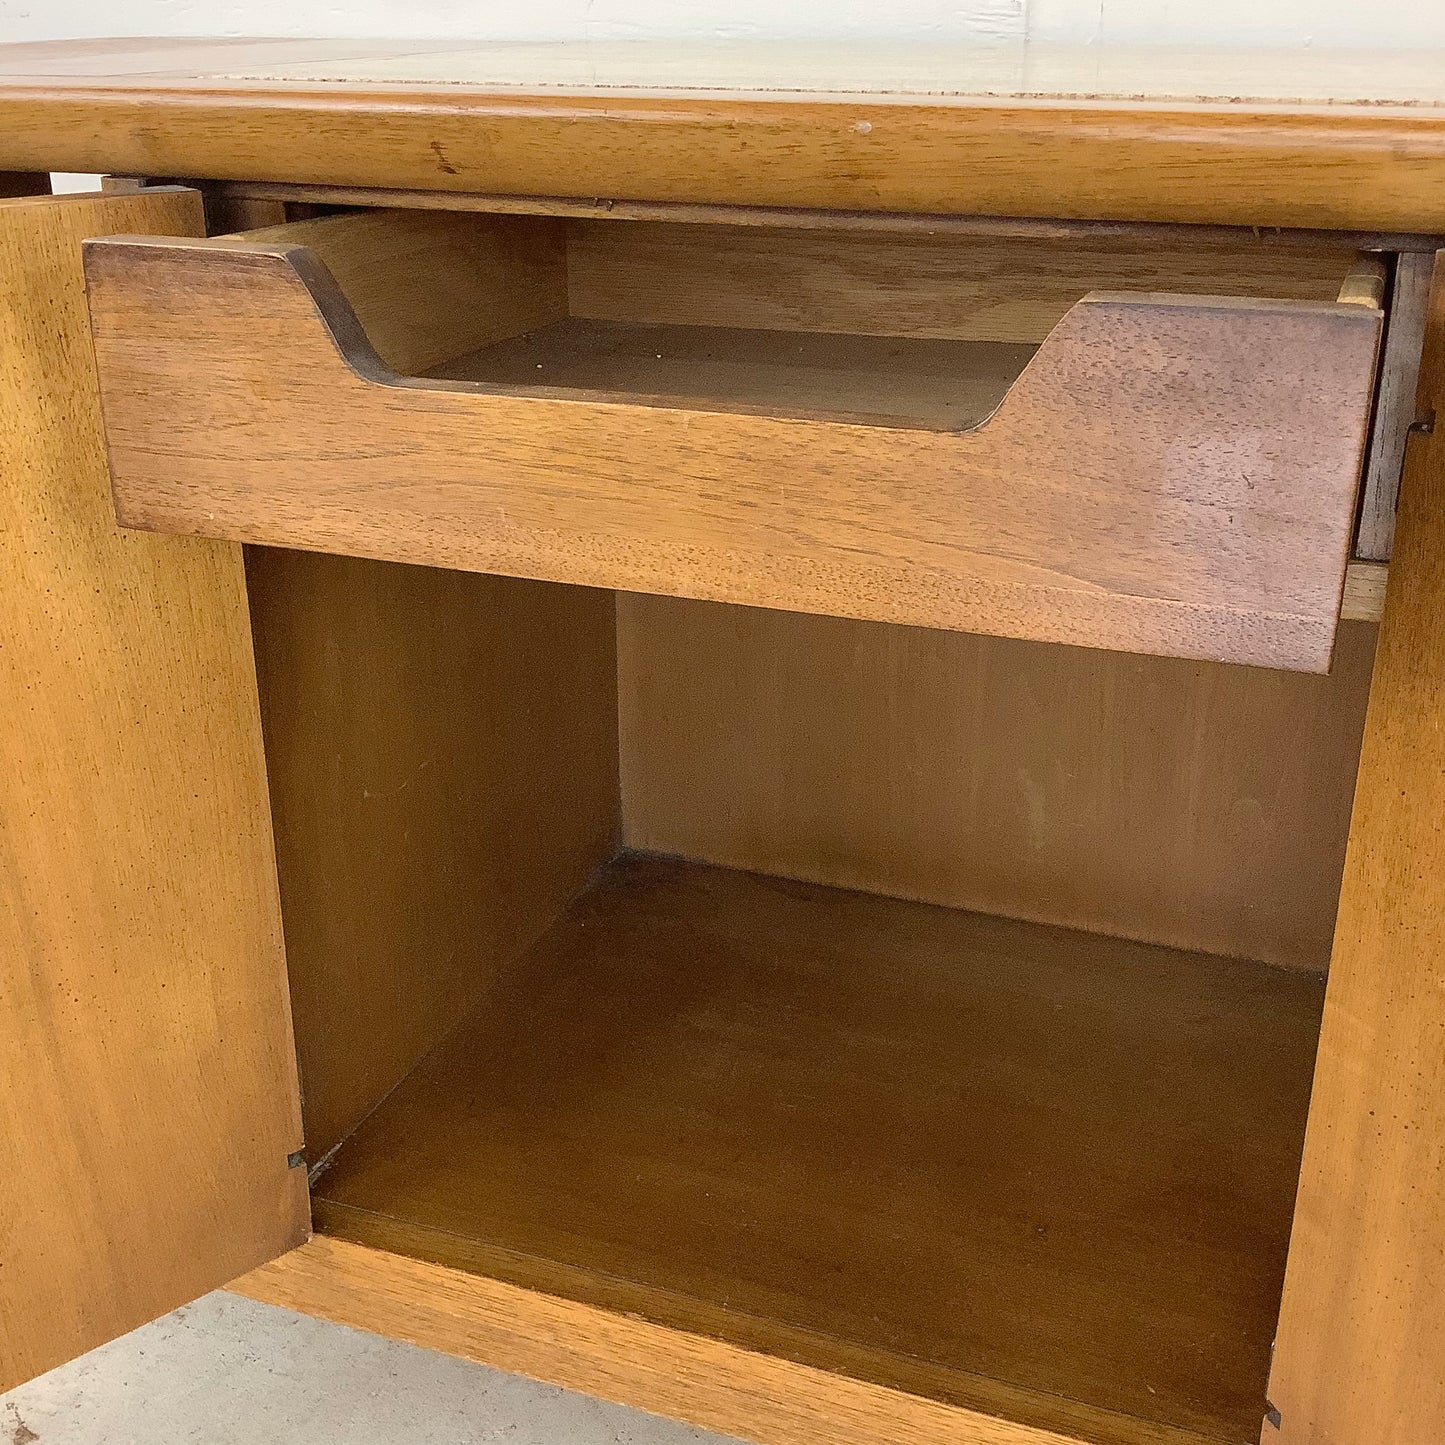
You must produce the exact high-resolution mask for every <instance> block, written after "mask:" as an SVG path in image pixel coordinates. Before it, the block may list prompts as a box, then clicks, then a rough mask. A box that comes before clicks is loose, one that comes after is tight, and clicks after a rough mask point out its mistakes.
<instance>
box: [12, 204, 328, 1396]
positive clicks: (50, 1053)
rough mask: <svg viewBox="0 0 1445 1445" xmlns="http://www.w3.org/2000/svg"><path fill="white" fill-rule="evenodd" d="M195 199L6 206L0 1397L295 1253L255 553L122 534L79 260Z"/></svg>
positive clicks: (178, 225)
mask: <svg viewBox="0 0 1445 1445" xmlns="http://www.w3.org/2000/svg"><path fill="white" fill-rule="evenodd" d="M127 231H129V232H148V233H157V232H159V233H163V234H167V235H193V234H201V233H202V218H201V206H200V199H199V197H198V196H197V195H196V194H195V193H194V192H191V191H184V190H178V189H174V190H162V191H155V192H139V193H135V194H119V193H117V194H105V195H90V196H57V197H43V198H35V199H11V200H0V1389H5V1388H7V1387H9V1386H11V1385H14V1384H16V1383H18V1382H19V1381H21V1380H24V1379H27V1378H29V1377H30V1376H32V1375H35V1374H38V1373H39V1372H41V1371H43V1370H46V1369H48V1368H50V1367H51V1366H52V1365H56V1364H59V1363H60V1362H61V1361H63V1360H66V1359H68V1358H69V1357H71V1356H73V1355H75V1354H78V1353H80V1352H81V1351H83V1350H86V1349H89V1348H90V1347H91V1346H93V1345H97V1344H99V1343H101V1342H102V1341H104V1340H107V1339H109V1338H111V1337H112V1336H115V1335H118V1334H121V1333H123V1332H124V1331H126V1330H128V1329H131V1328H133V1327H134V1326H136V1325H139V1324H141V1323H143V1322H144V1321H145V1320H147V1319H150V1318H152V1317H154V1316H155V1315H157V1314H160V1313H163V1312H164V1311H166V1310H167V1309H170V1308H173V1307H174V1306H175V1305H178V1304H181V1303H182V1302H184V1301H186V1300H189V1299H191V1298H193V1297H195V1296H196V1295H198V1294H200V1293H202V1292H203V1291H205V1290H207V1289H209V1288H211V1287H213V1286H215V1285H218V1284H221V1283H223V1282H225V1281H227V1280H229V1279H231V1278H233V1277H234V1276H236V1275H238V1274H240V1273H241V1272H242V1271H244V1270H246V1269H248V1268H250V1267H251V1266H253V1265H256V1264H259V1263H261V1262H262V1261H264V1260H267V1259H270V1258H272V1257H274V1256H275V1255H277V1254H279V1253H280V1252H282V1251H283V1250H285V1249H286V1248H288V1247H289V1246H291V1245H294V1244H297V1243H299V1242H301V1241H302V1240H303V1239H304V1238H305V1236H306V1233H307V1229H308V1224H309V1220H308V1206H307V1198H306V1178H305V1170H304V1168H301V1167H299V1166H298V1167H291V1166H289V1165H288V1155H292V1154H293V1153H295V1152H297V1151H299V1150H300V1147H301V1124H300V1110H299V1100H298V1096H297V1086H296V1065H295V1055H294V1053H293V1050H292V1039H291V1019H290V1009H289V1002H288V998H287V990H286V977H285V961H284V957H283V953H282V944H281V920H280V907H279V903H278V899H277V889H276V876H275V861H274V858H273V854H272V843H271V822H270V813H269V810H268V804H267V797H266V779H265V764H264V759H263V756H262V751H261V731H260V723H259V718H258V707H257V699H256V682H255V672H254V665H253V662H252V656H251V642H250V629H249V624H248V621H247V613H246V595H245V584H244V579H243V574H242V569H241V549H240V548H239V547H236V546H232V545H218V544H216V543H213V542H206V541H199V540H194V539H191V538H169V537H158V536H151V535H142V534H138V533H122V532H121V531H120V530H119V529H118V528H117V527H116V525H115V519H114V516H113V514H112V512H111V504H110V492H109V484H108V480H107V474H106V464H105V450H104V443H103V439H102V435H101V419H100V411H99V403H98V400H97V392H96V381H95V370H94V364H93V362H92V359H91V349H90V330H89V324H88V321H87V316H86V305H85V290H84V279H83V273H82V269H81V259H80V243H81V241H82V240H83V239H84V238H85V237H87V236H97V235H105V234H109V233H115V232H127Z"/></svg>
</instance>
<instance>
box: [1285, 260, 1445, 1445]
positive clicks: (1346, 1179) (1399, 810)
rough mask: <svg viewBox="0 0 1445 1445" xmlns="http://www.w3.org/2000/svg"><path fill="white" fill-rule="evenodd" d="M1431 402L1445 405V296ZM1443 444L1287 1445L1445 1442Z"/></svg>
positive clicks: (1339, 995) (1398, 693)
mask: <svg viewBox="0 0 1445 1445" xmlns="http://www.w3.org/2000/svg"><path fill="white" fill-rule="evenodd" d="M1426 347H1427V351H1426V362H1425V365H1424V366H1423V367H1422V377H1423V381H1422V390H1421V395H1422V397H1423V398H1424V399H1425V400H1426V401H1427V402H1428V403H1429V405H1430V406H1431V407H1432V408H1433V407H1437V406H1445V375H1442V362H1445V285H1442V284H1440V283H1439V282H1437V284H1436V286H1435V288H1434V291H1433V293H1432V296H1431V299H1430V311H1429V324H1428V328H1427V335H1426ZM1442 718H1445V434H1442V432H1441V431H1440V430H1439V429H1437V430H1436V431H1434V432H1433V433H1431V434H1428V435H1427V434H1423V433H1416V434H1413V435H1412V437H1411V439H1410V445H1409V448H1408V450H1407V452H1406V457H1405V475H1404V480H1403V482H1402V485H1401V489H1400V514H1399V525H1398V528H1397V531H1396V535H1395V549H1394V557H1393V559H1392V561H1391V563H1390V586H1389V592H1388V594H1387V596H1386V599H1385V618H1384V621H1383V622H1382V623H1381V625H1380V642H1379V655H1378V657H1377V659H1376V663H1375V682H1374V687H1373V690H1372V692H1371V697H1370V708H1369V714H1368V717H1367V719H1366V723H1365V737H1364V747H1363V751H1362V753H1361V758H1360V776H1359V783H1358V786H1357V788H1356V791H1355V811H1354V817H1353V820H1352V822H1351V825H1350V844H1349V851H1348V854H1347V856H1346V861H1345V874H1344V885H1343V889H1342V892H1341V895H1340V914H1339V923H1338V926H1337V929H1336V933H1335V950H1334V959H1333V965H1332V974H1331V979H1330V987H1329V993H1328V995H1327V997H1326V1002H1325V1015H1324V1025H1323V1032H1322V1034H1321V1037H1320V1052H1319V1065H1318V1068H1317V1070H1316V1073H1315V1088H1314V1095H1313V1098H1312V1100H1311V1103H1310V1122H1309V1133H1308V1137H1307V1141H1306V1146H1305V1157H1304V1168H1303V1172H1302V1174H1301V1176H1300V1192H1299V1203H1298V1206H1297V1209H1296V1214H1295V1227H1294V1234H1293V1237H1292V1240H1291V1244H1290V1258H1289V1274H1288V1278H1287V1282H1286V1287H1285V1295H1284V1303H1283V1308H1282V1312H1281V1315H1280V1325H1279V1338H1278V1341H1277V1343H1276V1348H1275V1356H1274V1368H1273V1371H1272V1373H1271V1376H1270V1398H1271V1399H1272V1400H1273V1402H1274V1404H1275V1406H1276V1407H1277V1408H1278V1409H1279V1411H1280V1414H1281V1417H1282V1421H1281V1428H1280V1429H1279V1431H1278V1440H1279V1441H1280V1445H1321V1442H1327V1445H1379V1442H1382V1441H1389V1442H1392V1445H1393V1442H1396V1441H1398V1442H1401V1445H1404V1442H1407V1441H1408V1442H1414V1441H1426V1440H1438V1439H1441V1438H1445V1369H1442V1364H1441V1362H1442V1360H1445V1210H1442V1208H1441V1199H1442V1195H1445V1126H1442V1116H1445V906H1442V888H1441V884H1442V876H1445V768H1442V765H1441V720H1442Z"/></svg>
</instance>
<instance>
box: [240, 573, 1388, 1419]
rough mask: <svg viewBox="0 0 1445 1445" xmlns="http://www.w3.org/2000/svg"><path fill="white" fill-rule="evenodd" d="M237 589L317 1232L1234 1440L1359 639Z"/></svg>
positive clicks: (966, 1389)
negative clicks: (1044, 640) (984, 629)
mask: <svg viewBox="0 0 1445 1445" xmlns="http://www.w3.org/2000/svg"><path fill="white" fill-rule="evenodd" d="M247 572H248V585H249V588H250V594H251V604H252V616H253V630H254V636H255V645H256V655H257V665H258V676H259V679H260V684H261V701H262V716H263V724H264V732H265V740H266V748H267V762H268V770H269V777H270V784H271V789H272V802H273V815H274V822H275V830H276V844H277V858H278V868H279V876H280V883H281V890H282V903H283V913H284V919H285V928H286V942H287V953H288V964H289V970H290V977H291V986H292V994H293V1008H294V1015H295V1027H296V1036H297V1045H298V1052H299V1057H300V1064H301V1077H302V1089H303V1108H304V1112H305V1122H306V1134H307V1151H308V1158H309V1160H310V1162H311V1165H312V1168H313V1174H314V1178H313V1200H314V1215H315V1220H316V1226H317V1228H318V1230H320V1231H322V1232H325V1233H330V1234H334V1235H338V1236H343V1237H346V1238H349V1239H353V1240H357V1241H360V1242H364V1243H369V1244H373V1245H377V1246H380V1247H384V1248H387V1249H390V1250H393V1251H396V1252H399V1253H402V1254H409V1255H412V1256H414V1257H417V1258H422V1259H427V1260H432V1261H437V1262H441V1263H445V1264H447V1265H450V1266H454V1267H457V1268H460V1269H463V1270H469V1271H473V1272H478V1273H482V1274H486V1275H489V1276H493V1277H496V1278H501V1279H505V1280H508V1281H511V1282H514V1283H519V1284H522V1285H526V1286H529V1287H533V1288H536V1289H539V1290H542V1291H544V1292H548V1293H552V1294H555V1295H561V1296H564V1297H568V1298H574V1299H579V1300H584V1301H587V1302H590V1303H595V1304H599V1305H602V1306H604V1307H608V1308H613V1309H616V1310H619V1311H622V1312H625V1313H631V1314H636V1315H640V1316H642V1317H644V1318H647V1319H650V1320H653V1321H656V1322H658V1323H661V1324H664V1325H668V1326H672V1327H676V1328H679V1329H685V1330H688V1331H692V1332H696V1333H701V1334H704V1335H709V1336H714V1337H720V1338H724V1339H727V1340H729V1341H732V1342H735V1343H737V1344H741V1345H743V1346H745V1347H749V1348H753V1349H757V1350H759V1351H762V1352H764V1353H768V1354H773V1355H777V1356H782V1357H786V1358H789V1359H794V1360H797V1361H800V1362H804V1363H808V1364H812V1365H815V1366H819V1367H822V1368H826V1369H829V1370H832V1371H836V1372H839V1373H842V1374H845V1375H850V1376H852V1377H855V1378H858V1379H863V1380H868V1381H872V1382H876V1383H882V1384H885V1385H889V1386H893V1387H896V1388H898V1389H902V1390H907V1391H910V1392H913V1393H916V1394H920V1395H924V1396H927V1397H930V1398H934V1399H938V1400H943V1401H948V1402H951V1403H954V1404H956V1405H960V1406H964V1407H967V1408H971V1409H976V1410H978V1411H981V1412H983V1413H984V1414H988V1415H993V1416H1001V1417H1004V1418H1006V1419H1010V1420H1016V1421H1020V1422H1022V1423H1024V1424H1028V1425H1032V1426H1036V1427H1039V1428H1045V1429H1055V1430H1058V1431H1059V1432H1061V1433H1062V1434H1064V1435H1065V1436H1068V1437H1076V1438H1078V1439H1081V1440H1088V1441H1095V1442H1109V1445H1112V1442H1120V1445H1125V1442H1131V1445H1132V1442H1173V1445H1187V1442H1194V1445H1199V1442H1201V1441H1205V1440H1209V1441H1221V1442H1222V1441H1230V1442H1236V1441H1245V1440H1253V1439H1255V1438H1257V1435H1258V1430H1259V1423H1260V1419H1261V1417H1262V1414H1263V1411H1264V1408H1265V1407H1264V1388H1265V1377H1266V1373H1267V1368H1268V1359H1269V1348H1270V1341H1271V1339H1272V1337H1273V1331H1274V1319H1275V1314H1276V1312H1277V1308H1278V1301H1279V1293H1280V1287H1281V1282H1282V1277H1283V1268H1284V1257H1285V1251H1286V1247H1287V1243H1288V1236H1289V1229H1290V1219H1291V1211H1292V1207H1293V1197H1294V1191H1295V1185H1296V1180H1297V1177H1298V1169H1299V1155H1300V1147H1301V1143H1302V1137H1303V1127H1304V1119H1305V1112H1306V1108H1307V1102H1308V1094H1309V1088H1310V1079H1311V1072H1312V1067H1313V1056H1314V1049H1315V1042H1316V1038H1317V1030H1318V1023H1319V1015H1320V1009H1321V1004H1322V996H1323V979H1324V971H1325V968H1326V965H1327V961H1328V952H1329V940H1330V933H1331V928H1332V923H1333V917H1334V911H1335V905H1336V898H1337V891H1338V886H1339V877H1340V871H1341V867H1342V862H1343V850H1344V841H1345V834H1346V830H1347V827H1348V816H1349V808H1350V796H1351V792H1352V788H1353V778H1354V770H1355V766H1356V761H1357V755H1358V748H1359V740H1360V732H1361V728H1362V725H1363V715H1364V705H1365V698H1366V693H1367V690H1368V680H1369V671H1370V665H1371V660H1372V652H1373V644H1374V637H1373V632H1374V628H1373V626H1372V625H1370V624H1365V623H1346V624H1344V625H1343V627H1342V630H1341V639H1340V644H1339V647H1338V649H1337V655H1336V665H1335V668H1334V670H1333V672H1332V673H1331V674H1330V675H1327V676H1309V675H1303V674H1286V673H1278V672H1271V671H1265V670H1261V669H1254V668H1243V667H1236V666H1230V665H1224V664H1216V663H1199V662H1186V661H1183V660H1177V659H1161V658H1146V657H1136V656H1127V655H1122V654H1115V653H1106V652H1098V651H1089V650H1084V649H1074V648H1067V647H1060V646H1055V645H1049V644H1040V643H1029V642H1020V641H1013V640H1006V639H996V638H986V637H975V636H968V635H963V634H955V633H946V632H932V631H925V630H919V629H910V628H903V627H898V626H894V625H887V624H878V623H868V622H859V621H851V620H847V619H839V618H818V617H810V616H804V615H798V614H790V613H785V612H771V611H764V610H759V609H749V608H743V607H737V606H733V605H728V604H718V603H707V602H696V601H685V600H680V599H670V598H660V597H643V596H637V595H632V594H614V593H612V592H608V591H600V590H593V589H587V588H580V587H572V586H565V585H559V584H554V583H546V582H536V581H526V580H520V579H512V578H503V577H496V576H487V575H480V574H472V573H462V572H450V571H440V570H434V569H429V568H422V567H414V566H404V565H400V564H394V563H383V562H373V561H364V560H359V559H352V558H343V557H331V556H322V555H313V554H302V553H296V552H288V551H282V550H273V549H264V548H252V549H249V550H248V558H247Z"/></svg>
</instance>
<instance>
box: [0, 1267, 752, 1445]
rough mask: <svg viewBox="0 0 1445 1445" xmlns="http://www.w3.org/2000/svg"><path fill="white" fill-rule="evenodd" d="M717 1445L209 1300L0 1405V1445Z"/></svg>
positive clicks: (236, 1303) (388, 1344)
mask: <svg viewBox="0 0 1445 1445" xmlns="http://www.w3.org/2000/svg"><path fill="white" fill-rule="evenodd" d="M491 1441H506V1442H507V1445H728V1442H726V1441H724V1439H723V1437H722V1436H719V1435H710V1434H708V1433H707V1432H706V1431H704V1430H690V1429H687V1428H686V1427H685V1426H682V1425H674V1424H672V1423H671V1422H669V1421H666V1420H659V1419H658V1418H656V1417H655V1416H652V1415H644V1414H641V1413H639V1412H638V1411H636V1410H625V1409H623V1408H622V1407H621V1406H618V1405H607V1404H603V1403H602V1402H601V1401H599V1400H591V1399H588V1398H587V1397H586V1396H584V1395H574V1394H571V1393H569V1392H568V1391H565V1390H556V1389H553V1388H551V1387H550V1386H548V1385H538V1384H535V1383H534V1382H533V1381H531V1380H523V1379H519V1378H518V1377H517V1376H515V1375H504V1374H502V1373H501V1372H500V1371H498V1370H487V1369H483V1368H482V1367H481V1366H479V1365H472V1364H468V1363H467V1362H466V1361H465V1360H454V1359H451V1358H450V1357H449V1356H447V1355H438V1354H433V1353H432V1352H431V1351H430V1350H419V1349H415V1348H414V1347H412V1346H411V1345H399V1344H396V1343H395V1342H394V1341H391V1340H383V1339H379V1338H378V1337H376V1336H375V1335H366V1334H362V1333H360V1332H359V1331H357V1330H348V1329H343V1328H342V1327H341V1326H340V1325H330V1324H324V1323H322V1322H321V1321H319V1320H313V1319H310V1318H308V1317H307V1316H305V1315H298V1314H292V1313H291V1312H290V1311H289V1310H280V1309H275V1308H273V1307H272V1306H270V1305H262V1304H256V1303H254V1302H253V1301H251V1300H246V1299H241V1298H240V1297H239V1296H236V1295H228V1294H213V1295H207V1296H206V1297H205V1298H204V1299H201V1300H197V1301H196V1303H195V1304H193V1305H187V1306H186V1307H185V1308H184V1309H179V1310H177V1311H176V1312H175V1313H174V1314H171V1315H167V1316H166V1317H165V1318H164V1319H162V1320H157V1321H156V1323H155V1324H153V1325H147V1326H146V1327H145V1328H144V1329H141V1330H137V1331H136V1332H135V1333H134V1334H132V1335H127V1336H126V1337H125V1338H124V1339H121V1340H116V1341H114V1342H113V1343H112V1344H109V1345H106V1346H104V1347H103V1348H101V1349H99V1350H96V1351H94V1352H93V1353H92V1354H89V1355H86V1356H85V1357H84V1358H82V1359H79V1360H76V1361H75V1362H74V1363H73V1364H70V1365H66V1366H63V1367H62V1368H61V1369H58V1370H54V1371H52V1372H51V1373H50V1374H48V1375H44V1376H42V1377H41V1378H40V1379H38V1380H33V1381H31V1383H30V1384H28V1385H22V1386H21V1387H20V1388H19V1389H18V1390H12V1391H11V1392H10V1393H9V1394H8V1395H0V1445H260V1442H264V1445H482V1442H491Z"/></svg>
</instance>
